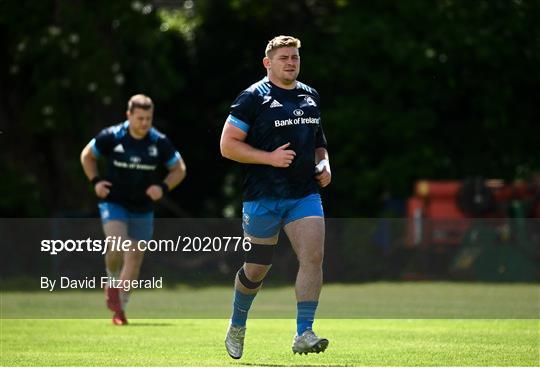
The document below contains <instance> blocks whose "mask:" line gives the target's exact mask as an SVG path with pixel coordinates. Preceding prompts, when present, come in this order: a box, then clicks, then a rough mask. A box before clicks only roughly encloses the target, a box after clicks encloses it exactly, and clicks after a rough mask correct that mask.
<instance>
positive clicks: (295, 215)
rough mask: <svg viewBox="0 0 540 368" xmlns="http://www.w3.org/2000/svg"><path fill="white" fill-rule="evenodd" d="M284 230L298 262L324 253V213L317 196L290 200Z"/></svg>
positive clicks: (315, 257)
mask: <svg viewBox="0 0 540 368" xmlns="http://www.w3.org/2000/svg"><path fill="white" fill-rule="evenodd" d="M289 206H290V208H288V210H287V213H286V216H285V219H284V222H285V226H284V230H285V233H286V234H287V237H288V238H289V240H290V241H291V245H292V247H293V249H294V251H295V252H296V255H297V256H298V258H299V259H300V260H303V259H306V257H309V258H313V259H317V258H321V259H322V256H323V253H324V212H323V208H322V202H321V197H320V195H319V194H317V193H315V194H310V195H308V196H306V197H304V198H300V199H298V200H291V201H290V204H289Z"/></svg>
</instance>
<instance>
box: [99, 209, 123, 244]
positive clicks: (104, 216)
mask: <svg viewBox="0 0 540 368" xmlns="http://www.w3.org/2000/svg"><path fill="white" fill-rule="evenodd" d="M98 208H99V213H100V216H101V223H102V224H103V232H104V233H105V236H116V237H120V236H121V237H122V238H123V239H126V238H127V237H128V223H129V213H128V212H127V210H126V209H125V208H123V207H122V206H120V205H118V204H116V203H112V202H100V203H99V205H98Z"/></svg>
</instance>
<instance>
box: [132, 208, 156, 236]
mask: <svg viewBox="0 0 540 368" xmlns="http://www.w3.org/2000/svg"><path fill="white" fill-rule="evenodd" d="M129 214H130V218H129V223H128V235H129V237H130V238H132V239H135V240H145V241H148V240H150V239H152V235H153V234H154V212H153V211H149V212H143V213H136V212H130V213H129Z"/></svg>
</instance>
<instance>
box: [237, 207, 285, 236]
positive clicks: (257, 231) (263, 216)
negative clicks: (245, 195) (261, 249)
mask: <svg viewBox="0 0 540 368" xmlns="http://www.w3.org/2000/svg"><path fill="white" fill-rule="evenodd" d="M273 205H274V203H273V202H272V201H271V200H257V201H249V202H244V203H243V207H242V227H243V229H244V235H245V236H246V237H249V238H250V242H251V243H252V244H260V245H272V246H273V245H275V244H277V242H278V237H279V230H280V228H281V222H282V219H281V216H280V215H279V214H278V213H276V212H275V211H273V208H272V206H273Z"/></svg>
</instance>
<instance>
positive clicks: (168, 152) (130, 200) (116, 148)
mask: <svg viewBox="0 0 540 368" xmlns="http://www.w3.org/2000/svg"><path fill="white" fill-rule="evenodd" d="M128 126H129V122H128V121H126V122H124V123H121V124H118V125H114V126H111V127H108V128H105V129H103V130H102V131H101V132H100V133H99V134H98V135H97V136H96V137H95V138H94V139H92V141H91V147H92V153H93V154H94V155H95V156H96V157H101V156H103V157H105V158H106V160H107V173H106V175H105V176H104V179H106V180H108V181H110V182H111V183H112V184H113V185H112V187H111V188H110V190H111V191H110V193H109V195H108V196H107V198H105V201H109V202H115V203H118V204H120V205H122V206H124V207H125V208H126V209H128V210H129V211H132V212H148V211H152V210H153V203H152V202H153V201H152V199H151V198H150V197H148V196H147V195H146V190H147V189H148V187H149V186H150V185H152V184H159V183H161V182H162V180H163V178H158V177H156V175H155V174H156V170H157V169H158V167H159V165H164V166H165V167H167V168H169V167H171V166H173V165H174V164H176V163H177V162H178V161H179V160H180V154H179V153H178V152H177V151H176V149H175V148H174V146H173V145H172V143H171V141H170V140H169V139H168V138H167V137H166V136H165V135H164V134H163V133H161V132H159V131H158V130H157V129H155V128H150V130H149V131H148V134H147V135H146V136H145V137H144V138H142V139H135V138H133V137H132V136H131V135H130V134H129V131H128Z"/></svg>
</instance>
